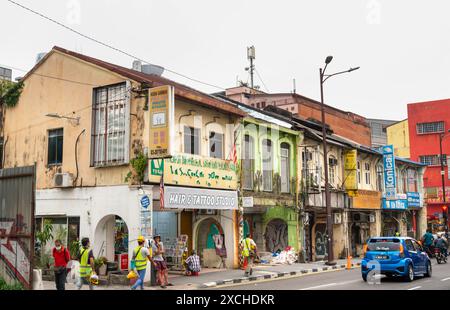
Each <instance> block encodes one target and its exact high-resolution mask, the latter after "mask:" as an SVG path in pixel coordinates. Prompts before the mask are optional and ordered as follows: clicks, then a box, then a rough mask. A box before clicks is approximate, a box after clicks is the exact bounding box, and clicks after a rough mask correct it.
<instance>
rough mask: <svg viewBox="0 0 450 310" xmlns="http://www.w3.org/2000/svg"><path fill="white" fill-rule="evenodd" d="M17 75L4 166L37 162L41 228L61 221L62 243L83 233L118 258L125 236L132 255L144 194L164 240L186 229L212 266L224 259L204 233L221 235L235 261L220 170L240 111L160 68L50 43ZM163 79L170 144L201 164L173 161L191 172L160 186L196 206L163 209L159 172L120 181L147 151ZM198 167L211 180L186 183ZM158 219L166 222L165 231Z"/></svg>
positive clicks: (231, 182) (228, 194)
mask: <svg viewBox="0 0 450 310" xmlns="http://www.w3.org/2000/svg"><path fill="white" fill-rule="evenodd" d="M23 81H24V85H25V86H24V89H23V92H22V94H21V97H20V100H19V102H18V103H17V105H16V106H15V107H13V108H8V109H6V112H5V123H4V137H5V144H4V153H5V162H4V167H5V168H9V167H16V166H25V165H34V164H36V175H37V180H36V217H37V225H38V226H39V225H40V224H41V223H42V222H43V219H46V218H49V219H51V220H52V221H53V223H54V225H59V226H57V229H58V231H59V229H60V228H61V229H62V230H64V229H65V230H66V236H68V237H64V238H63V237H62V239H64V241H65V242H64V243H66V242H69V243H70V242H71V241H72V240H74V238H77V237H80V238H82V237H89V238H90V240H91V244H92V246H93V249H94V253H95V256H105V257H107V259H108V260H110V261H114V260H116V261H122V260H123V257H122V258H121V257H117V255H116V254H117V251H118V248H117V243H118V242H119V243H120V244H121V243H123V244H124V246H123V247H121V248H120V250H119V251H121V253H122V254H123V255H126V254H128V256H130V255H131V251H132V249H133V248H134V246H135V245H136V239H137V236H138V235H140V234H142V230H141V229H142V227H143V226H142V225H143V224H142V216H143V215H142V214H143V213H142V208H144V207H141V202H140V201H141V198H143V196H144V195H147V196H148V198H149V201H150V206H149V207H148V208H149V209H150V208H151V209H152V210H154V211H155V212H153V223H154V226H153V231H156V233H159V234H161V235H162V238H163V240H166V239H165V237H173V236H172V235H170V236H168V234H169V233H173V234H174V236H175V239H176V237H179V236H180V235H187V236H188V237H189V239H188V245H189V247H190V248H196V249H208V250H209V251H207V252H208V253H206V255H209V256H208V257H207V258H206V259H209V262H210V263H211V264H212V263H215V262H217V261H219V262H220V259H217V258H215V257H214V255H215V250H211V249H210V247H209V246H210V245H211V242H213V245H214V242H215V241H216V240H212V237H211V238H210V236H214V235H215V234H223V235H224V236H225V238H224V239H225V240H222V243H223V245H225V246H226V249H227V251H228V253H227V254H228V255H227V258H226V265H227V266H228V267H233V266H235V265H236V264H237V253H236V246H235V245H236V244H237V243H238V242H237V240H236V238H237V236H236V234H235V231H236V229H237V228H236V227H237V225H236V223H235V221H234V220H233V219H234V217H235V216H236V209H237V182H236V173H235V171H234V170H233V173H234V175H233V174H232V173H227V174H226V175H224V173H223V171H224V170H223V168H224V167H228V166H229V165H230V162H231V161H230V160H228V159H229V155H230V153H231V150H232V148H233V143H234V130H235V128H236V126H237V124H239V120H240V117H243V116H245V113H244V112H242V111H241V110H240V109H238V108H237V107H235V106H234V105H232V104H229V103H227V102H224V101H223V100H220V99H217V98H215V97H212V96H210V95H208V94H205V93H202V92H200V91H197V90H195V89H192V88H190V87H187V86H184V85H182V84H179V83H176V82H174V81H171V80H168V79H165V78H163V77H161V76H158V75H148V74H144V73H142V72H140V71H135V70H131V69H128V68H125V67H121V66H117V65H114V64H111V63H107V62H104V61H102V60H99V59H95V58H92V57H89V56H86V55H82V54H79V53H75V52H72V51H68V50H66V49H63V48H60V47H54V48H53V49H52V50H51V51H50V52H49V53H48V54H47V55H46V56H45V57H44V58H43V59H42V60H41V61H40V62H39V63H37V64H36V65H35V67H34V68H33V69H32V70H31V71H30V72H29V73H27V74H26V75H25V77H24V79H23ZM164 85H170V86H171V87H173V90H174V101H175V102H174V113H173V114H174V115H173V116H172V118H171V119H172V120H173V124H172V126H173V129H174V130H173V131H174V135H173V136H171V137H170V142H171V143H172V145H173V152H176V153H177V154H181V155H180V156H182V158H185V157H195V158H197V159H198V158H201V165H202V166H201V167H199V165H198V163H195V165H193V166H194V168H195V169H196V170H195V172H192V169H191V170H189V169H190V167H188V166H189V163H190V162H189V161H188V162H182V163H181V164H182V165H181V166H180V167H173V169H174V171H175V168H176V169H178V170H177V171H180V172H181V171H184V172H186V173H188V176H183V178H181V179H180V178H175V177H174V178H173V179H174V180H175V181H174V182H171V180H169V179H168V180H167V184H166V185H167V186H165V192H166V193H167V194H168V195H169V196H168V197H169V198H171V197H172V196H173V197H175V198H177V197H181V198H183V199H184V198H186V197H188V198H189V197H194V198H196V199H197V200H196V201H198V205H199V206H200V207H199V208H198V209H196V208H192V209H191V210H185V207H188V206H187V205H186V206H184V208H179V207H175V206H171V200H170V199H167V201H165V209H164V210H159V206H160V203H159V201H160V197H159V193H160V191H159V187H160V184H159V183H160V178H156V179H152V178H149V173H148V172H146V177H145V179H144V184H142V186H138V182H137V181H136V179H134V180H133V179H132V180H131V181H126V177H127V175H128V174H129V172H130V170H132V169H131V165H130V163H131V160H132V159H134V158H136V157H137V155H139V154H141V153H144V154H145V153H148V149H149V146H150V141H152V140H151V139H150V138H151V137H150V124H151V120H152V118H151V115H150V112H149V110H150V109H149V104H151V100H149V98H148V94H149V89H151V88H154V87H159V86H164ZM158 121H161V120H158ZM183 154H185V155H187V156H184V157H183ZM205 165H206V166H205ZM227 165H228V166H227ZM185 167H187V169H186V170H183V169H185ZM205 167H206V168H205ZM149 168H150V167H149ZM180 168H181V169H180ZM232 168H233V169H234V167H232ZM220 169H222V170H220ZM219 170H220V171H219ZM195 173H198V174H199V175H200V174H201V173H203V174H205V173H206V174H207V177H210V178H211V180H212V181H210V182H207V183H205V182H203V183H202V184H198V183H196V182H186V181H185V180H187V179H189V178H190V177H195ZM205 184H206V185H205ZM183 186H184V187H183ZM205 187H206V188H205ZM180 188H181V189H182V190H181V193H180ZM170 195H172V196H170ZM189 195H190V196H189ZM180 201H183V200H179V199H174V202H180ZM213 203H214V205H213ZM228 206H231V207H228ZM206 207H208V208H206ZM214 207H217V208H216V210H213V212H211V211H210V210H209V209H214ZM159 211H161V212H159ZM158 223H161V225H158ZM164 227H170V231H169V230H167V231H166V230H164ZM118 230H120V231H119V233H120V234H121V235H122V239H120V240H119V239H118V235H119V233H118ZM124 236H126V237H124ZM204 237H205V238H204ZM172 239H173V238H172ZM210 239H211V240H210ZM172 241H173V242H176V240H171V242H172ZM128 242H129V246H128ZM125 243H126V244H125ZM120 244H119V245H120ZM167 246H169V244H167ZM212 252H214V253H212ZM122 254H120V255H122ZM202 254H203V253H199V255H202ZM213 254H214V255H213ZM202 258H203V259H204V260H205V257H202ZM125 265H126V264H125Z"/></svg>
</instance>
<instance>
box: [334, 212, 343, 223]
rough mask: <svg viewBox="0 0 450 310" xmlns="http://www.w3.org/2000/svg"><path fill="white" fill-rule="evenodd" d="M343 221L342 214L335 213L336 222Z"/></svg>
mask: <svg viewBox="0 0 450 310" xmlns="http://www.w3.org/2000/svg"><path fill="white" fill-rule="evenodd" d="M341 223H342V214H341V213H334V224H341Z"/></svg>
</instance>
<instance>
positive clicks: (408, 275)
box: [405, 264, 414, 282]
mask: <svg viewBox="0 0 450 310" xmlns="http://www.w3.org/2000/svg"><path fill="white" fill-rule="evenodd" d="M405 280H406V281H408V282H412V281H413V280H414V269H413V266H412V265H411V264H409V265H408V272H407V273H406V277H405Z"/></svg>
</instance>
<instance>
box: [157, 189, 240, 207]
mask: <svg viewBox="0 0 450 310" xmlns="http://www.w3.org/2000/svg"><path fill="white" fill-rule="evenodd" d="M164 204H165V205H164V206H165V208H167V209H213V210H236V209H237V208H238V197H237V191H224V190H213V189H201V188H187V187H173V186H165V190H164Z"/></svg>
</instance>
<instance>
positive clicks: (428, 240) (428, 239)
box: [422, 229, 434, 253]
mask: <svg viewBox="0 0 450 310" xmlns="http://www.w3.org/2000/svg"><path fill="white" fill-rule="evenodd" d="M433 239H434V237H433V234H432V233H431V229H427V232H426V233H425V234H424V235H423V237H422V243H423V247H424V248H425V250H426V252H427V253H432V250H433V249H432V247H433Z"/></svg>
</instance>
